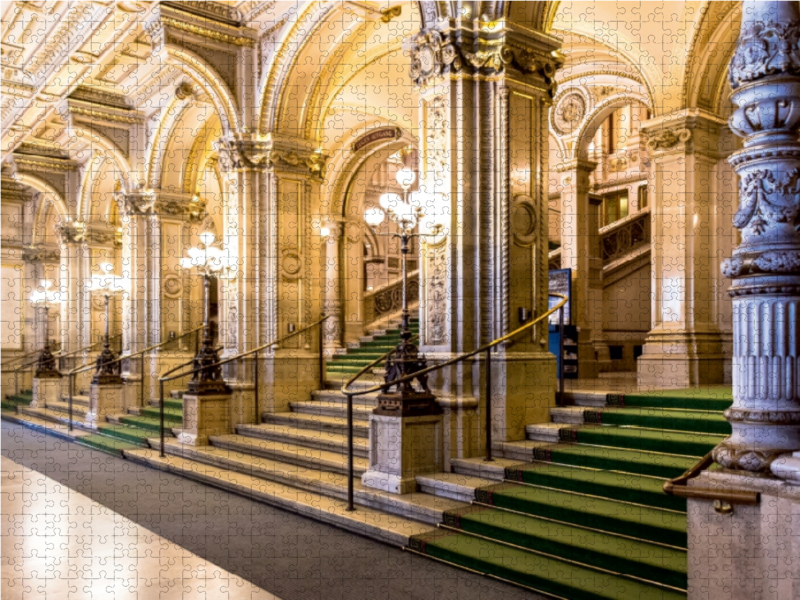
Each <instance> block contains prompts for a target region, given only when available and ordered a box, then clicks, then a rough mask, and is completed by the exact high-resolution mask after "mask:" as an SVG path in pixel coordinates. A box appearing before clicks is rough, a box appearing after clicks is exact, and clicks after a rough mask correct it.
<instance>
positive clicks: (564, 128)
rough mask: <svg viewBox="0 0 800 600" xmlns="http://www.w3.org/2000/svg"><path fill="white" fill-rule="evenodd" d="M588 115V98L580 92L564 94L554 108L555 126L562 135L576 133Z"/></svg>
mask: <svg viewBox="0 0 800 600" xmlns="http://www.w3.org/2000/svg"><path fill="white" fill-rule="evenodd" d="M585 116H586V100H585V99H584V97H583V95H581V94H580V92H577V91H573V92H569V93H567V94H564V95H563V96H562V97H561V99H560V100H559V101H558V103H557V104H556V106H555V107H554V108H553V128H554V129H555V130H556V131H557V132H558V133H560V134H561V135H565V134H569V133H574V132H575V131H576V130H577V128H578V125H579V124H580V122H581V121H582V120H583V118H584V117H585Z"/></svg>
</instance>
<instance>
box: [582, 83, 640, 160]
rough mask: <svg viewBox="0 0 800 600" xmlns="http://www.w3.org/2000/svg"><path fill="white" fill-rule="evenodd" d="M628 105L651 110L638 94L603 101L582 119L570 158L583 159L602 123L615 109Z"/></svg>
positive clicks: (618, 95)
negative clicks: (638, 105)
mask: <svg viewBox="0 0 800 600" xmlns="http://www.w3.org/2000/svg"><path fill="white" fill-rule="evenodd" d="M628 104H640V105H642V106H645V107H647V108H650V109H652V104H651V103H650V101H649V99H648V98H646V97H644V96H642V95H639V94H630V95H628V94H625V95H623V94H615V95H614V96H611V97H609V98H607V99H605V100H603V101H602V102H600V103H599V104H597V105H596V106H595V107H594V108H593V109H592V111H591V112H590V113H589V114H588V115H587V116H586V117H585V118H584V120H583V123H582V124H581V127H580V129H579V130H578V135H577V136H576V137H575V148H574V150H573V152H572V157H573V158H585V157H586V155H587V152H588V150H589V144H590V143H591V141H592V139H593V138H594V136H595V134H596V133H597V129H598V128H599V127H600V125H601V124H602V123H603V121H605V120H606V119H607V118H608V116H609V115H610V114H611V113H613V112H614V111H615V110H616V109H618V108H621V107H623V106H626V105H628Z"/></svg>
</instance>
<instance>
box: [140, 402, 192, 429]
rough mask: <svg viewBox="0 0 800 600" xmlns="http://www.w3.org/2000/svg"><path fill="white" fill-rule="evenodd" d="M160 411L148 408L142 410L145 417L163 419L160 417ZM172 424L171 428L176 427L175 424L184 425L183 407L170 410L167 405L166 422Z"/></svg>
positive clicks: (165, 408)
mask: <svg viewBox="0 0 800 600" xmlns="http://www.w3.org/2000/svg"><path fill="white" fill-rule="evenodd" d="M159 415H160V409H159V408H156V407H153V406H148V407H146V408H143V409H142V416H144V417H152V418H154V419H159V418H161V417H160V416H159ZM167 421H169V422H170V427H174V426H175V425H174V424H175V423H183V406H181V407H180V408H170V407H167V405H166V404H165V405H164V422H165V423H166V422H167Z"/></svg>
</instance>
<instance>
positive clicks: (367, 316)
mask: <svg viewBox="0 0 800 600" xmlns="http://www.w3.org/2000/svg"><path fill="white" fill-rule="evenodd" d="M417 300H419V271H418V270H417V271H411V272H410V273H409V274H408V303H409V304H411V303H412V302H416V301H417ZM402 308H403V280H402V279H397V280H396V281H392V282H391V283H387V284H386V285H382V286H381V287H379V288H377V289H375V290H373V291H371V292H368V293H367V294H365V295H364V325H365V326H368V325H369V324H370V323H374V322H375V321H378V320H379V319H381V318H383V317H385V316H386V315H390V314H392V313H396V312H399V311H400V309H402Z"/></svg>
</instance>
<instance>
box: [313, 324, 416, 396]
mask: <svg viewBox="0 0 800 600" xmlns="http://www.w3.org/2000/svg"><path fill="white" fill-rule="evenodd" d="M390 325H391V326H390V327H389V328H387V329H382V330H376V331H373V332H372V335H368V336H364V337H362V338H361V339H360V340H359V341H358V342H355V343H352V342H351V343H348V344H347V348H346V349H344V350H343V351H342V352H341V353H339V354H337V355H336V356H335V357H334V358H332V359H331V360H329V361H328V363H327V365H326V368H325V371H326V373H327V375H328V379H334V378H336V379H337V380H338V379H343V380H345V381H346V380H347V379H349V378H350V377H352V376H353V375H355V374H356V373H358V372H359V371H360V370H361V369H363V368H364V367H366V366H367V365H368V364H370V363H371V362H372V361H374V360H375V359H376V358H380V357H381V356H383V355H384V354H386V353H387V352H389V351H390V350H391V349H392V348H394V347H396V346H397V344H398V343H400V324H399V323H393V324H390ZM409 329H410V330H411V334H412V335H419V319H418V318H412V319H411V321H410V324H409Z"/></svg>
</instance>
